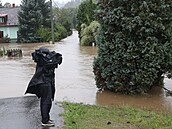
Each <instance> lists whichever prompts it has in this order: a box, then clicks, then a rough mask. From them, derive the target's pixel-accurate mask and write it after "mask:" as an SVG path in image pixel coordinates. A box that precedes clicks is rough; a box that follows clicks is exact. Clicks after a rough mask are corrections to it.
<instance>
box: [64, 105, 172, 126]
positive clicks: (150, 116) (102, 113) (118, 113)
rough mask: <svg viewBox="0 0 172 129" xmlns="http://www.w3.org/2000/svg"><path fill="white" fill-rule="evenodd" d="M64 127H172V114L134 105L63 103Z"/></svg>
mask: <svg viewBox="0 0 172 129" xmlns="http://www.w3.org/2000/svg"><path fill="white" fill-rule="evenodd" d="M63 107H64V113H63V114H62V115H63V117H64V121H65V127H64V129H172V115H171V114H165V113H160V112H159V113H158V112H154V111H149V110H144V109H139V108H133V107H126V106H125V107H108V106H107V107H103V106H93V105H83V104H74V103H68V102H64V103H63Z"/></svg>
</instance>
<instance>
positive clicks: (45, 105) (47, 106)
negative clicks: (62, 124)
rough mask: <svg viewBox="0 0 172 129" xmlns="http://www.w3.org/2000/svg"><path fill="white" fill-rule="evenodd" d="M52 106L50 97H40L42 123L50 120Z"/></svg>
mask: <svg viewBox="0 0 172 129" xmlns="http://www.w3.org/2000/svg"><path fill="white" fill-rule="evenodd" d="M51 106H52V100H51V97H47V98H41V100H40V109H41V116H42V123H46V122H48V121H49V120H50V114H49V113H50V110H51Z"/></svg>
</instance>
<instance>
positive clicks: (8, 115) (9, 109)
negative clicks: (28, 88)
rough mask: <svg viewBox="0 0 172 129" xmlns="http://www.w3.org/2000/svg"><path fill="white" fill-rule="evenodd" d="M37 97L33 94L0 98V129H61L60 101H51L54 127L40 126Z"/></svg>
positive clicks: (61, 109) (61, 110)
mask: <svg viewBox="0 0 172 129" xmlns="http://www.w3.org/2000/svg"><path fill="white" fill-rule="evenodd" d="M39 107H40V106H39V99H38V98H37V97H35V96H25V97H18V98H7V99H0V129H62V126H63V118H62V117H61V116H60V115H59V114H61V113H62V112H63V108H62V107H61V106H60V103H57V102H53V106H52V108H51V113H50V114H51V119H52V120H54V122H55V127H42V126H41V114H40V108H39Z"/></svg>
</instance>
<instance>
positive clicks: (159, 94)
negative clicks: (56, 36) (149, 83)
mask: <svg viewBox="0 0 172 129" xmlns="http://www.w3.org/2000/svg"><path fill="white" fill-rule="evenodd" d="M42 46H44V47H47V48H49V49H50V50H55V51H56V52H59V53H62V55H63V63H62V65H60V66H59V68H58V69H57V70H56V71H55V72H56V96H55V99H56V100H57V101H71V102H79V103H80V102H82V103H85V104H99V105H130V106H136V107H145V108H148V109H154V110H160V111H168V112H171V113H172V97H171V96H166V94H165V92H164V90H162V89H160V88H158V87H157V88H154V89H153V90H152V91H151V92H150V93H149V94H148V95H146V96H125V95H118V94H113V93H111V92H98V91H97V89H96V86H95V80H94V74H93V72H92V62H93V59H94V57H95V55H96V47H82V46H79V41H78V34H77V32H76V31H74V33H73V35H72V36H69V37H68V38H66V39H64V40H62V41H61V42H58V43H55V44H47V43H39V44H0V48H2V47H5V48H6V49H9V48H20V49H22V50H23V57H22V58H8V57H0V98H9V97H19V96H24V92H25V90H26V87H27V84H28V82H29V80H30V79H31V77H32V76H33V74H34V71H35V63H34V62H33V61H32V59H31V53H32V52H33V51H34V50H35V49H38V48H39V47H42ZM165 87H167V88H168V89H170V90H172V81H171V80H168V79H165Z"/></svg>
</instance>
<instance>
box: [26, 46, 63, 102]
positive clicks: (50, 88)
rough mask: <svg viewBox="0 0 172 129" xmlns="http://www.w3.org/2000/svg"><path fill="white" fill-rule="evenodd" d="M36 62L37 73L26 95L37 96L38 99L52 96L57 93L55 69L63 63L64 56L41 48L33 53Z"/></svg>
mask: <svg viewBox="0 0 172 129" xmlns="http://www.w3.org/2000/svg"><path fill="white" fill-rule="evenodd" d="M32 59H33V60H34V62H36V63H37V64H36V71H35V74H34V76H33V77H32V79H31V80H30V82H29V84H28V87H27V90H26V92H25V94H26V93H31V94H36V95H37V96H38V97H46V96H51V98H52V99H54V93H55V78H54V77H55V74H54V71H55V68H57V67H58V65H60V64H61V63H62V55H61V54H60V53H56V52H55V51H52V52H50V51H49V50H48V49H47V48H40V49H38V50H35V52H33V53H32Z"/></svg>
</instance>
